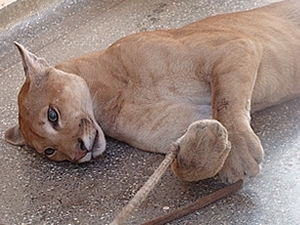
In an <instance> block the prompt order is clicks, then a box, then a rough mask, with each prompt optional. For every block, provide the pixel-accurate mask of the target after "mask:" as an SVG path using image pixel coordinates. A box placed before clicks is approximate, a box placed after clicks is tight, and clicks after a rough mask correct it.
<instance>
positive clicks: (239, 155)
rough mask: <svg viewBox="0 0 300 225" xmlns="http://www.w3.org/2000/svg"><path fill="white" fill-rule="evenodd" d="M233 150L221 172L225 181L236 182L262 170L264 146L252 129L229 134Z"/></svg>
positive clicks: (220, 174)
mask: <svg viewBox="0 0 300 225" xmlns="http://www.w3.org/2000/svg"><path fill="white" fill-rule="evenodd" d="M229 135H230V136H229V139H230V141H231V152H230V153H229V155H228V158H227V159H226V161H225V163H224V166H223V168H222V169H221V170H220V172H219V176H220V178H221V180H222V181H223V182H225V183H234V182H236V181H238V180H240V179H244V178H245V177H254V176H256V175H257V174H258V173H259V171H260V165H259V164H260V163H261V162H262V160H263V155H264V153H263V148H262V146H261V143H260V140H259V138H258V137H257V136H256V135H255V134H254V132H253V131H252V129H251V128H250V130H249V129H248V130H247V131H244V132H238V130H235V131H233V132H232V133H230V134H229Z"/></svg>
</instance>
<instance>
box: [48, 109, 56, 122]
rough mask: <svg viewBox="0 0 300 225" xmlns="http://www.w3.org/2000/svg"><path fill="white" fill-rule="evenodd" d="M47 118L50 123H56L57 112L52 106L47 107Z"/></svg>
mask: <svg viewBox="0 0 300 225" xmlns="http://www.w3.org/2000/svg"><path fill="white" fill-rule="evenodd" d="M48 120H49V121H50V122H52V123H57V121H58V113H57V112H56V110H55V109H53V108H52V107H49V108H48Z"/></svg>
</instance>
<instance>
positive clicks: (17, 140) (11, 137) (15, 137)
mask: <svg viewBox="0 0 300 225" xmlns="http://www.w3.org/2000/svg"><path fill="white" fill-rule="evenodd" d="M4 138H5V140H6V141H7V142H8V143H10V144H13V145H17V146H23V145H25V141H24V138H23V136H22V134H21V131H20V127H19V125H15V126H13V127H11V128H9V129H7V130H6V131H5V134H4Z"/></svg>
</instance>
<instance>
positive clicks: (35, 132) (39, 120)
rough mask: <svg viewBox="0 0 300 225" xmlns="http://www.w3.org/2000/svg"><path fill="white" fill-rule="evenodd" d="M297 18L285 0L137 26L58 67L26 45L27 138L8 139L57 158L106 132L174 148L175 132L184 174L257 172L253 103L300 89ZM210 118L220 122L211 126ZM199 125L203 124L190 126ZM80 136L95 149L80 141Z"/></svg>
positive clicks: (299, 10)
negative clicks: (51, 111) (165, 25)
mask: <svg viewBox="0 0 300 225" xmlns="http://www.w3.org/2000/svg"><path fill="white" fill-rule="evenodd" d="M299 23H300V3H298V1H296V0H291V1H284V2H280V3H274V4H272V5H270V6H266V7H263V8H260V9H255V10H251V11H247V12H240V13H231V14H225V15H219V16H215V17H210V18H207V19H204V20H202V21H199V22H195V23H192V24H190V25H187V26H185V27H183V28H180V29H173V30H161V31H152V32H142V33H137V34H134V35H131V36H127V37H125V38H123V39H120V40H119V41H117V42H116V43H114V44H113V45H112V46H110V47H109V48H108V49H106V50H103V51H99V52H95V53H91V54H88V55H85V56H82V57H79V58H76V59H72V60H70V61H67V62H63V63H61V64H59V65H57V66H56V67H55V68H53V67H50V66H48V65H47V63H46V62H44V61H43V60H42V59H39V58H37V57H36V56H34V55H33V54H31V53H29V52H27V51H26V50H25V49H23V48H22V46H19V48H20V51H21V54H22V55H23V63H24V67H25V72H26V81H25V84H24V85H23V87H22V89H21V91H20V94H19V124H20V128H21V135H22V136H23V138H24V140H25V141H24V140H23V139H22V137H20V132H18V127H15V128H13V129H10V130H8V132H7V133H6V139H7V140H8V141H10V142H11V143H14V144H23V143H26V144H29V145H31V146H33V147H34V148H35V149H36V150H37V151H39V152H41V153H42V152H43V151H44V149H45V148H47V147H52V148H55V149H56V152H55V153H54V155H53V156H51V157H50V158H51V159H53V160H57V161H60V160H70V161H79V162H82V161H88V160H89V159H90V158H91V157H92V156H91V155H93V156H94V157H95V156H97V155H99V154H100V153H101V152H102V151H103V150H104V146H105V140H104V137H103V134H102V130H103V131H104V133H105V134H106V135H108V136H111V137H113V138H116V139H119V140H121V141H124V142H127V143H129V144H130V145H132V146H135V147H138V148H140V149H142V150H147V151H152V152H160V153H166V151H167V150H168V148H169V145H170V143H172V142H176V140H177V143H179V145H182V146H180V148H181V149H182V151H180V152H179V156H178V158H177V160H176V162H175V163H174V165H173V169H174V172H175V173H176V174H177V175H178V176H180V177H181V178H183V179H186V180H199V179H204V178H207V177H211V176H214V175H215V174H216V173H219V174H220V176H221V178H222V179H223V181H228V182H234V181H236V180H238V179H243V178H244V177H245V176H250V177H252V176H255V175H256V174H257V173H258V172H259V164H260V163H261V161H262V160H263V149H262V146H261V144H260V140H259V139H258V137H257V136H256V135H255V134H254V132H253V130H252V129H251V127H250V111H255V110H260V109H263V108H265V107H267V106H270V105H274V104H278V103H280V102H282V101H284V100H287V99H290V98H293V97H296V96H299V94H300V68H299V67H300V64H299V63H298V60H299V57H300V24H299ZM26 68H27V70H26ZM28 68H29V69H28ZM76 75H78V76H76ZM49 105H50V106H51V105H53V106H55V107H56V109H57V111H59V114H60V115H59V116H60V117H59V125H58V126H57V127H56V129H54V128H53V126H52V125H53V124H52V125H51V124H49V121H48V120H47V109H48V108H49ZM33 118H34V119H33ZM82 119H84V120H85V121H89V122H88V124H85V125H82V124H81V122H80V121H82ZM204 119H214V120H205V121H206V122H204V123H205V124H207V126H203V121H202V120H204ZM96 121H97V122H96ZM80 124H81V125H82V126H80ZM98 124H99V125H98ZM191 124H193V126H192V127H198V128H197V129H194V128H193V129H188V130H187V128H188V127H189V126H190V125H191ZM195 124H196V125H195ZM197 124H198V125H197ZM87 127H88V128H87ZM100 127H101V128H100ZM199 127H200V128H199ZM201 127H202V128H201ZM199 129H200V130H199ZM203 129H204V130H203ZM86 130H88V131H86ZM186 131H187V132H186ZM95 134H97V135H95ZM227 136H228V137H227ZM95 139H97V140H95ZM79 140H83V143H84V144H86V143H87V145H89V146H90V148H89V149H86V148H80V146H82V141H79ZM219 141H220V143H218V142H219ZM230 142H231V150H230V148H229V146H230ZM95 145H97V146H98V145H99V146H100V145H101V148H100V147H99V148H95ZM214 146H217V147H214ZM204 147H205V148H204ZM207 147H208V148H209V147H211V148H212V149H207ZM189 148H191V149H189ZM229 150H230V152H229ZM87 152H88V154H89V156H88V157H87V156H86V157H84V158H81V157H82V156H84V155H85V154H86V153H87ZM93 152H97V153H94V154H92V153H93ZM208 153H210V154H208ZM191 159H193V160H191ZM184 162H185V163H184ZM197 162H198V163H197ZM180 163H181V164H182V165H181V164H180ZM189 163H191V165H190V166H191V167H190V168H188V167H189ZM197 174H198V175H199V176H197Z"/></svg>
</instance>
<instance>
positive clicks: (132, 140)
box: [109, 83, 211, 153]
mask: <svg viewBox="0 0 300 225" xmlns="http://www.w3.org/2000/svg"><path fill="white" fill-rule="evenodd" d="M160 91H161V92H160ZM160 91H157V92H155V90H154V89H151V88H148V89H145V90H139V91H138V92H137V93H133V94H134V96H135V97H134V98H129V97H128V96H127V98H126V96H124V98H123V105H122V108H121V110H120V112H119V114H118V116H117V117H116V119H115V121H114V123H115V124H114V128H113V129H111V130H110V131H109V135H110V136H112V137H114V138H116V139H119V140H121V141H124V142H126V143H128V144H130V145H132V146H135V147H137V148H139V149H142V150H146V151H151V152H160V153H166V152H167V151H168V148H169V145H170V144H171V143H172V142H173V141H175V140H176V139H177V138H179V137H180V136H182V135H183V134H184V132H185V130H186V129H187V127H188V126H189V125H190V124H191V123H192V122H194V121H196V120H199V119H207V118H211V106H210V101H211V96H210V88H209V85H208V84H204V83H199V84H198V85H197V84H194V85H191V84H189V85H188V86H185V85H182V86H181V87H180V88H178V90H177V91H176V92H174V91H172V93H171V92H168V90H167V89H166V90H160ZM151 92H152V94H150V93H151ZM175 93H177V94H175Z"/></svg>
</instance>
